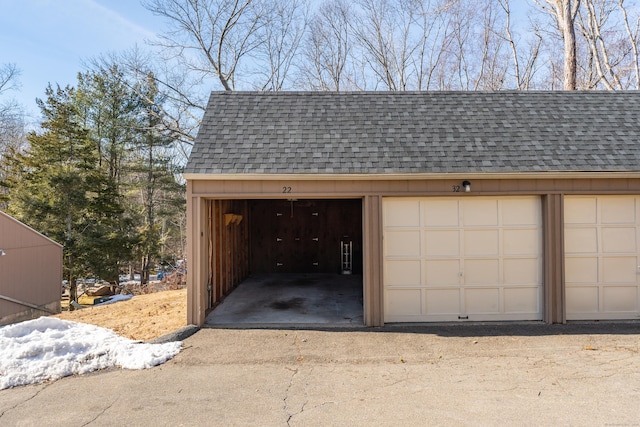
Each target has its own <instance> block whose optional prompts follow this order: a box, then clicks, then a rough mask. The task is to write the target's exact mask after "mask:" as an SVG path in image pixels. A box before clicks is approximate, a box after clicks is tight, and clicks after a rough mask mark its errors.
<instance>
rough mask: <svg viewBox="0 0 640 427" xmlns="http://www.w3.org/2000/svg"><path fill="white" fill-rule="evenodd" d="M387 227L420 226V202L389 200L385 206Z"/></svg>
mask: <svg viewBox="0 0 640 427" xmlns="http://www.w3.org/2000/svg"><path fill="white" fill-rule="evenodd" d="M384 217H385V226H387V227H418V226H420V202H419V201H418V200H412V199H394V200H388V201H386V202H385V204H384Z"/></svg>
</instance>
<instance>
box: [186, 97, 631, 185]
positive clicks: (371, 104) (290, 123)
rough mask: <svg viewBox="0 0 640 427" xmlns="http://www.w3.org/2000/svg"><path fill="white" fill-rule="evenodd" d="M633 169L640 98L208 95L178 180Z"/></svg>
mask: <svg viewBox="0 0 640 427" xmlns="http://www.w3.org/2000/svg"><path fill="white" fill-rule="evenodd" d="M548 171H554V172H570V171H574V172H575V171H580V172H611V171H614V172H638V171H640V92H595V91H589V92H278V93H269V92H214V93H212V94H211V97H210V99H209V104H208V106H207V110H206V112H205V114H204V117H203V120H202V124H201V126H200V130H199V133H198V136H197V138H196V142H195V145H194V147H193V150H192V152H191V155H190V158H189V161H188V163H187V166H186V169H185V174H186V175H188V176H190V175H191V174H224V175H227V174H228V175H243V174H264V175H265V176H266V175H270V174H277V175H280V174H347V175H348V174H382V175H385V174H414V173H416V174H425V173H428V174H433V173H467V172H474V173H520V172H548Z"/></svg>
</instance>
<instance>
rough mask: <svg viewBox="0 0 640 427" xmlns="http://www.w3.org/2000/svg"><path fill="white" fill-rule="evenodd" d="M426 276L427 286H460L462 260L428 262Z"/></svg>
mask: <svg viewBox="0 0 640 427" xmlns="http://www.w3.org/2000/svg"><path fill="white" fill-rule="evenodd" d="M424 264H425V273H426V274H425V276H426V283H425V285H427V286H456V287H457V286H460V260H457V259H442V260H427V261H425V262H424Z"/></svg>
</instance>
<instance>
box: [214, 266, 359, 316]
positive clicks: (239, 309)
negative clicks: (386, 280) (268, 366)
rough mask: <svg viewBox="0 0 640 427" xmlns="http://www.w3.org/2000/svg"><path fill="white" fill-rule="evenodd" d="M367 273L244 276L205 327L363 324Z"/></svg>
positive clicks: (216, 309)
mask: <svg viewBox="0 0 640 427" xmlns="http://www.w3.org/2000/svg"><path fill="white" fill-rule="evenodd" d="M362 301H363V300H362V276H360V275H337V274H266V275H258V276H251V277H249V278H248V279H247V280H245V281H244V282H242V283H241V284H240V285H239V286H238V287H237V288H236V289H235V290H234V291H233V292H231V294H229V295H228V296H227V297H226V298H225V299H224V300H223V301H222V303H221V304H220V305H219V306H218V307H216V308H215V309H214V310H213V311H212V312H211V313H210V314H209V315H208V316H207V318H206V320H205V325H204V326H205V327H207V326H209V327H278V326H295V325H297V324H299V325H303V326H310V325H319V326H331V325H336V326H341V327H344V326H349V325H353V326H363V314H362V313H363V305H362Z"/></svg>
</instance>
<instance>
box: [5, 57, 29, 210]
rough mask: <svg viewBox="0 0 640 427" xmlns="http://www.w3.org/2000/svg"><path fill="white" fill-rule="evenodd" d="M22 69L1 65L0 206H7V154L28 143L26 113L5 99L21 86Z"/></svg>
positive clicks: (13, 65) (19, 149)
mask: <svg viewBox="0 0 640 427" xmlns="http://www.w3.org/2000/svg"><path fill="white" fill-rule="evenodd" d="M19 76H20V70H19V69H18V67H17V66H16V65H15V64H2V65H0V208H6V200H5V199H6V195H7V194H8V192H9V189H8V187H7V186H5V185H3V184H2V183H3V182H4V181H5V180H6V178H7V176H8V172H7V168H8V167H9V165H8V164H7V162H6V156H7V155H9V154H11V153H18V152H20V151H21V150H22V149H23V148H24V145H25V144H26V125H25V113H24V110H23V108H22V106H21V105H20V104H18V103H17V102H16V101H14V100H12V99H3V98H4V96H5V95H6V94H7V92H9V91H11V90H16V89H18V88H19V87H20V81H19V80H18V78H19Z"/></svg>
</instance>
